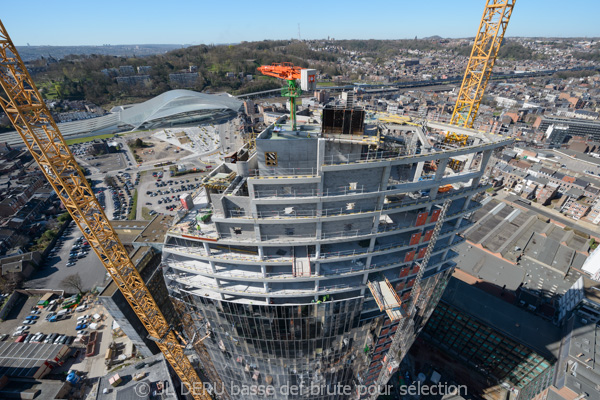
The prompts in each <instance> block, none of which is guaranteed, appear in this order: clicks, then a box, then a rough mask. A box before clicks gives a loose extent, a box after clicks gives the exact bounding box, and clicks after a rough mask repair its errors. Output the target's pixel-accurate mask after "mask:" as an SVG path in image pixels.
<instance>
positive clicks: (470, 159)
mask: <svg viewBox="0 0 600 400" xmlns="http://www.w3.org/2000/svg"><path fill="white" fill-rule="evenodd" d="M480 143H481V139H479V138H473V144H472V146H477V145H478V144H480ZM475 154H477V153H476V152H475V153H469V154H467V161H466V162H465V168H471V163H472V162H473V158H474V157H475Z"/></svg>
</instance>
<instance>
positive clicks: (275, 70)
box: [257, 62, 302, 81]
mask: <svg viewBox="0 0 600 400" xmlns="http://www.w3.org/2000/svg"><path fill="white" fill-rule="evenodd" d="M257 69H258V70H259V71H260V72H261V73H262V74H263V75H269V76H274V77H275V78H279V79H285V80H288V81H291V80H295V79H300V71H301V70H302V68H301V67H297V66H295V65H294V64H292V63H290V62H284V63H273V64H271V65H261V66H260V67H258V68H257Z"/></svg>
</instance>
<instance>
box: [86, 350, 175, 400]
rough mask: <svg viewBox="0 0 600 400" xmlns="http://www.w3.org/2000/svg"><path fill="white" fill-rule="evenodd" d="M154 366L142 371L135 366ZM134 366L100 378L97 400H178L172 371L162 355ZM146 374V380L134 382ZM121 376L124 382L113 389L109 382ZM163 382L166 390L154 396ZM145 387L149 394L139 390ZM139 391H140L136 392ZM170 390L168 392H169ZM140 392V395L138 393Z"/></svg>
mask: <svg viewBox="0 0 600 400" xmlns="http://www.w3.org/2000/svg"><path fill="white" fill-rule="evenodd" d="M140 363H141V364H144V363H146V364H152V365H151V366H144V367H142V368H140V369H136V368H135V366H134V365H137V364H140ZM134 365H130V366H127V367H125V368H121V369H119V370H118V371H115V372H110V373H108V374H107V375H106V376H103V377H101V378H100V381H99V382H98V393H97V395H96V400H144V399H151V398H160V399H161V400H177V397H176V395H175V393H176V392H177V390H175V388H174V386H173V383H174V382H173V380H172V378H171V371H170V370H169V368H168V366H167V362H166V361H165V358H164V356H163V355H162V354H157V355H155V356H152V357H149V358H146V359H144V360H143V361H140V362H139V363H136V364H134ZM140 373H142V374H144V375H145V376H144V378H142V379H139V380H138V381H135V380H133V377H134V376H135V375H137V374H140ZM117 374H118V375H119V377H120V378H121V380H122V382H121V384H119V385H118V386H116V387H113V386H111V385H110V383H109V382H108V381H109V379H110V378H112V377H113V376H115V375H117ZM158 382H161V383H162V384H163V385H164V387H165V390H163V393H162V395H161V394H157V396H154V397H153V396H152V392H153V391H154V390H156V384H157V383H158ZM142 386H143V387H145V388H148V389H150V390H149V391H148V392H147V393H142V392H141V391H140V390H139V388H140V387H142ZM104 389H107V391H108V393H103V391H104ZM136 389H138V390H136ZM167 389H168V390H167ZM138 392H139V393H138Z"/></svg>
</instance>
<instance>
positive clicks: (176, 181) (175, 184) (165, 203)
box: [137, 171, 207, 219]
mask: <svg viewBox="0 0 600 400" xmlns="http://www.w3.org/2000/svg"><path fill="white" fill-rule="evenodd" d="M154 173H156V175H157V176H153V175H154ZM206 174H207V172H198V173H193V174H186V175H182V176H176V177H169V173H168V172H166V171H163V176H162V177H160V176H159V173H158V172H146V174H144V176H142V178H141V179H140V184H139V186H138V211H137V212H138V214H137V215H138V219H140V216H141V215H142V211H141V210H142V208H143V207H146V208H149V209H150V210H154V211H155V212H157V213H162V214H175V213H176V211H175V210H176V208H177V207H179V205H180V204H181V203H180V201H179V197H180V196H181V195H182V194H184V193H190V194H192V193H194V192H195V191H196V190H197V189H198V188H199V187H200V181H201V180H202V177H203V176H205V175H206ZM153 214H154V213H153Z"/></svg>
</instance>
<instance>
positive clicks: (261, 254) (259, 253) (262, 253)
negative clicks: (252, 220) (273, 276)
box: [258, 246, 265, 260]
mask: <svg viewBox="0 0 600 400" xmlns="http://www.w3.org/2000/svg"><path fill="white" fill-rule="evenodd" d="M258 256H259V257H260V259H261V260H263V259H264V257H265V250H264V248H263V247H262V246H258Z"/></svg>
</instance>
